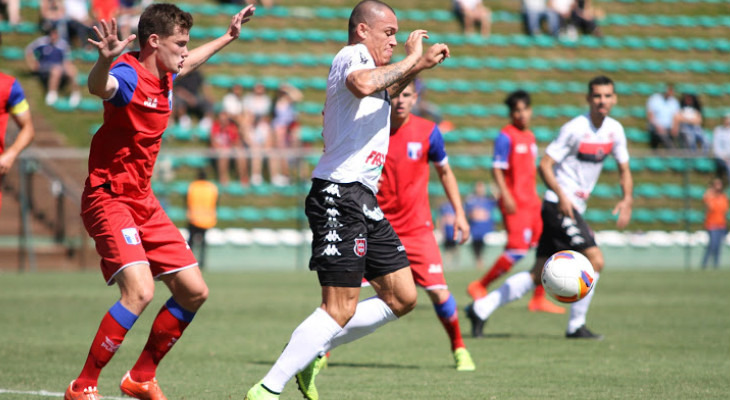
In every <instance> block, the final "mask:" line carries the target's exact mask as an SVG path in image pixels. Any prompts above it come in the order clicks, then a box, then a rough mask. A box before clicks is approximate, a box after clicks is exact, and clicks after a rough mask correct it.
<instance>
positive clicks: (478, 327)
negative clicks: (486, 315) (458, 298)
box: [464, 303, 487, 338]
mask: <svg viewBox="0 0 730 400" xmlns="http://www.w3.org/2000/svg"><path fill="white" fill-rule="evenodd" d="M464 311H466V316H467V317H469V321H471V335H472V337H475V338H478V337H483V336H484V323H486V322H487V320H484V319H481V318H479V316H478V315H477V314H476V313H475V312H474V303H471V304H469V305H468V306H466V308H465V309H464Z"/></svg>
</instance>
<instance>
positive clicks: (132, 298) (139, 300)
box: [122, 284, 155, 315]
mask: <svg viewBox="0 0 730 400" xmlns="http://www.w3.org/2000/svg"><path fill="white" fill-rule="evenodd" d="M154 296H155V286H154V284H152V285H142V286H139V287H135V288H131V289H127V290H123V291H122V303H124V304H125V305H127V304H128V305H130V308H131V311H133V312H134V313H136V314H138V315H139V313H140V312H141V311H142V310H144V309H145V308H146V307H147V305H149V304H150V303H151V302H152V299H153V298H154Z"/></svg>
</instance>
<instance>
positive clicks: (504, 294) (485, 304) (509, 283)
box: [474, 271, 535, 319]
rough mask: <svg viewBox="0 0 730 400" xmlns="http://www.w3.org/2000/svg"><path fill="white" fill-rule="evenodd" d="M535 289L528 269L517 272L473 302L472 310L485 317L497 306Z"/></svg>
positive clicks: (480, 316)
mask: <svg viewBox="0 0 730 400" xmlns="http://www.w3.org/2000/svg"><path fill="white" fill-rule="evenodd" d="M533 289H535V283H534V282H533V281H532V275H530V272H529V271H524V272H519V273H517V274H514V275H512V276H510V277H509V278H507V280H506V281H504V283H503V284H502V286H500V287H499V288H498V289H497V290H494V291H491V292H489V294H488V295H487V297H482V298H481V299H479V300H477V301H475V302H474V312H475V313H476V314H477V315H478V316H479V318H481V319H487V318H489V316H490V315H492V313H493V312H494V311H495V310H496V309H497V308H499V307H502V306H503V305H505V304H507V303H511V302H513V301H515V300H517V299H519V298H521V297H522V296H524V295H525V294H526V293H527V292H529V291H531V290H533Z"/></svg>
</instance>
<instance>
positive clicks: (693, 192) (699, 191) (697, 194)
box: [689, 185, 705, 200]
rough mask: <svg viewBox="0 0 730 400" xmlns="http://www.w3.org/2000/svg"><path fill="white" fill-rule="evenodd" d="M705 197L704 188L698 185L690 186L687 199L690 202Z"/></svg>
mask: <svg viewBox="0 0 730 400" xmlns="http://www.w3.org/2000/svg"><path fill="white" fill-rule="evenodd" d="M704 195H705V187H704V186H700V185H690V187H689V198H690V199H692V200H702V197H703V196H704Z"/></svg>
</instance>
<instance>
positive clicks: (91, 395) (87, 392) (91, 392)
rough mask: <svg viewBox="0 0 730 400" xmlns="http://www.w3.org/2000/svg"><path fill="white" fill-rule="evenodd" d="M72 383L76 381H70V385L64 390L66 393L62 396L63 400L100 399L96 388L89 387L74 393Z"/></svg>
mask: <svg viewBox="0 0 730 400" xmlns="http://www.w3.org/2000/svg"><path fill="white" fill-rule="evenodd" d="M74 382H76V380H73V381H71V383H70V384H69V385H68V389H66V393H65V394H64V395H63V400H100V399H101V396H99V391H98V390H97V389H96V386H89V387H87V388H84V390H82V391H80V392H74Z"/></svg>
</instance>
